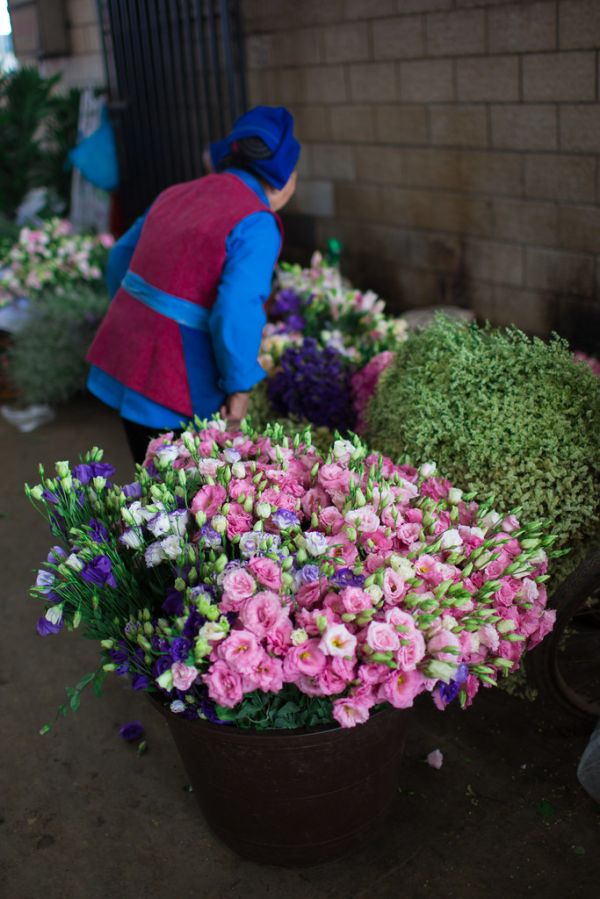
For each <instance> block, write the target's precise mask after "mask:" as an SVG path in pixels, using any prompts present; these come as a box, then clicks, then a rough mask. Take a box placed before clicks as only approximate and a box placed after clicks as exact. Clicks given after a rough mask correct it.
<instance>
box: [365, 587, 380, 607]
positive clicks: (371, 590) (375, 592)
mask: <svg viewBox="0 0 600 899" xmlns="http://www.w3.org/2000/svg"><path fill="white" fill-rule="evenodd" d="M365 593H368V594H369V596H370V597H371V599H372V600H373V602H374V603H375V605H376V604H377V603H378V602H379V600H380V599H381V597H382V596H383V590H382V589H381V587H379V586H378V585H377V584H369V586H368V587H365Z"/></svg>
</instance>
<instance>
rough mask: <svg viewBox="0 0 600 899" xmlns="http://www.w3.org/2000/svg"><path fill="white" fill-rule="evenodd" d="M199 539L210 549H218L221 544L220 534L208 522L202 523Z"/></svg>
mask: <svg viewBox="0 0 600 899" xmlns="http://www.w3.org/2000/svg"><path fill="white" fill-rule="evenodd" d="M200 540H201V541H202V542H203V543H204V544H205V545H206V546H210V548H211V549H218V548H219V547H220V546H221V544H222V540H221V535H220V534H219V533H218V532H217V531H215V529H214V528H211V526H210V525H209V524H203V525H202V527H201V528H200Z"/></svg>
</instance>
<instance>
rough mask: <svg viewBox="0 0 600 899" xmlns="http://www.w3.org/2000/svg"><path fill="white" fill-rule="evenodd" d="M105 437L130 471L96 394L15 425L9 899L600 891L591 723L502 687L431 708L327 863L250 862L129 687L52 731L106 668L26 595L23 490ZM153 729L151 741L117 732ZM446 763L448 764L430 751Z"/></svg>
mask: <svg viewBox="0 0 600 899" xmlns="http://www.w3.org/2000/svg"><path fill="white" fill-rule="evenodd" d="M93 444H99V445H101V446H103V447H105V449H106V458H107V460H110V461H112V462H113V463H114V464H116V465H117V467H118V475H119V476H121V477H123V478H126V479H128V474H129V470H130V467H131V466H130V463H129V459H128V453H127V448H126V445H125V442H124V439H123V436H122V434H121V430H120V426H119V422H118V421H117V420H116V419H115V418H114V417H113V415H112V414H111V413H110V412H109V411H107V410H104V409H103V408H102V407H101V406H100V405H99V404H96V403H94V402H92V401H91V400H90V401H87V400H86V401H83V400H82V401H80V402H78V403H76V404H73V405H71V406H70V407H68V408H66V409H64V410H63V411H62V412H61V413H60V415H59V417H58V419H57V421H56V422H54V423H53V424H51V425H48V426H45V427H43V428H41V429H40V430H39V431H35V432H34V433H32V434H28V435H25V434H19V433H17V432H16V431H15V430H13V429H12V428H10V427H9V426H8V425H6V424H5V423H4V422H3V421H2V420H0V471H1V472H2V474H1V476H0V547H1V550H2V554H1V558H2V572H1V584H2V588H1V591H0V610H1V611H0V621H1V627H2V631H1V634H2V637H1V643H0V646H1V652H0V709H1V715H0V728H1V730H0V746H1V762H0V896H2V897H6V899H38V897H39V899H41V897H44V899H100V897H102V899H106V897H111V899H113V897H114V899H125V897H128V899H164V897H170V896H176V897H178V899H188V897H189V899H242V897H243V899H264V897H273V899H280V897H285V899H334V897H335V899H380V897H381V899H387V897H389V899H391V897H403V899H421V897H435V899H484V897H485V899H500V897H505V896H507V897H517V899H518V897H529V896H531V897H544V899H552V897H557V899H558V897H561V899H562V897H567V896H568V897H569V899H587V897H593V896H598V895H600V852H599V849H600V841H599V834H600V806H597V805H595V804H594V803H593V802H592V800H591V799H590V798H589V797H588V796H587V795H586V794H585V793H584V791H583V790H582V789H581V788H580V786H579V784H578V782H577V779H576V776H575V769H576V766H577V762H578V759H579V757H580V755H581V752H582V751H583V748H584V746H585V743H586V741H587V737H588V734H589V732H590V731H591V724H587V723H585V722H584V723H583V724H581V723H580V722H578V721H577V720H571V719H570V718H568V717H567V718H565V717H564V715H563V714H562V713H558V712H556V713H554V712H553V711H552V710H548V709H544V708H543V707H542V706H541V705H540V704H539V703H534V704H530V703H527V702H524V701H521V700H518V699H514V698H512V697H510V696H508V695H506V694H503V693H501V692H499V691H491V690H486V691H484V695H481V696H480V697H478V698H477V700H476V702H475V705H474V707H473V708H472V709H471V710H469V711H468V712H466V713H461V712H460V710H456V709H451V710H449V711H447V712H444V713H440V712H438V711H436V710H435V709H434V708H433V706H432V704H431V703H430V702H429V700H427V699H424V700H423V701H422V702H420V703H419V704H418V706H417V707H416V708H415V709H414V711H413V712H412V713H411V715H412V731H411V733H410V736H409V741H408V745H407V751H406V756H405V761H404V764H403V767H402V770H401V773H400V780H399V784H400V785H399V790H398V796H397V801H396V805H395V809H394V814H393V817H392V819H391V821H390V823H389V826H388V827H387V829H386V831H385V832H384V833H383V835H382V836H381V838H380V839H379V841H378V842H376V843H375V844H374V845H372V846H368V847H366V848H365V849H364V850H363V851H362V852H360V853H358V854H355V855H354V856H352V857H350V858H348V859H345V860H342V861H339V862H335V863H332V864H329V865H324V866H320V867H315V868H308V869H303V870H300V869H298V870H284V869H278V868H275V867H260V866H258V865H254V864H252V863H249V862H245V861H242V860H241V859H239V858H237V857H236V856H235V855H233V853H232V852H230V851H229V850H228V849H227V847H225V846H223V845H222V844H221V843H220V842H219V841H218V840H217V839H216V838H215V837H213V836H212V835H211V833H210V831H209V830H208V829H207V827H206V825H205V823H204V821H203V819H202V817H201V815H200V813H199V811H198V810H197V807H196V804H195V799H194V795H193V793H190V792H189V790H188V789H187V779H186V775H185V772H184V771H183V769H182V767H181V765H180V763H179V759H178V756H177V755H176V752H175V749H174V746H173V745H172V743H171V740H170V736H169V734H168V732H167V730H166V725H165V723H164V722H163V721H162V719H161V718H160V717H159V716H158V715H157V714H156V713H155V712H154V711H153V710H152V709H151V708H149V707H148V706H147V704H146V702H145V701H144V699H143V697H141V696H140V695H139V694H136V693H134V692H133V691H131V690H129V689H128V688H127V687H126V686H125V685H123V684H122V683H121V682H120V681H118V680H117V679H116V678H115V679H113V680H112V681H107V687H106V689H105V695H104V696H103V697H102V698H100V699H97V698H95V697H94V696H93V695H90V696H87V695H85V696H84V698H83V700H82V704H81V709H80V710H79V712H78V713H77V714H76V715H73V714H70V715H69V717H68V718H66V719H62V720H61V721H60V723H59V724H58V726H57V727H56V728H55V729H54V730H53V731H52V732H51V733H50V734H48V735H46V736H45V737H41V736H39V734H38V730H39V727H40V726H41V725H42V724H44V723H45V722H46V721H48V720H49V718H51V717H52V715H53V713H54V711H55V709H56V707H57V705H58V704H59V703H60V702H62V701H63V697H64V687H65V686H67V685H73V684H75V683H76V682H77V681H78V680H79V678H80V677H81V676H82V675H83V674H86V673H87V672H88V671H91V670H93V669H94V667H95V664H96V651H95V648H94V645H93V644H91V643H87V642H86V641H85V640H82V639H81V638H80V637H78V636H77V635H73V634H61V635H60V636H59V637H54V638H53V637H48V638H46V639H44V640H42V639H40V638H39V637H38V636H37V635H36V633H35V621H36V619H37V617H38V616H39V607H37V605H36V603H35V602H34V601H33V600H31V599H28V596H27V588H28V585H29V584H30V582H31V581H32V579H33V576H34V575H33V573H32V572H33V569H34V568H35V567H36V566H37V565H38V564H39V563H40V562H41V561H42V560H43V558H44V557H45V555H46V552H47V550H48V548H49V545H50V542H49V536H48V533H47V530H46V526H45V524H44V523H43V521H42V520H41V519H40V518H38V517H37V516H36V514H35V513H34V511H33V510H32V509H31V508H30V507H29V505H28V503H27V501H26V499H25V497H24V496H23V492H22V484H23V482H24V481H25V480H30V481H31V482H35V479H36V466H37V463H38V462H40V461H42V462H44V463H45V464H46V465H47V466H48V467H50V466H51V464H52V463H53V462H54V461H55V460H57V459H67V458H70V459H71V460H75V459H76V458H77V455H78V453H79V452H80V451H83V450H84V449H87V448H88V447H90V446H91V445H93ZM132 719H138V720H140V721H141V722H142V723H143V724H144V726H145V728H146V731H147V735H148V745H149V749H148V752H147V753H146V754H145V755H142V756H138V755H137V753H136V750H135V747H132V746H130V745H127V744H125V743H124V742H123V741H122V740H121V739H120V738H119V735H118V729H119V726H120V725H121V724H123V723H124V722H126V721H130V720H132ZM433 749H440V750H441V751H442V752H443V754H444V764H443V767H442V768H441V770H439V771H438V770H435V769H433V768H431V767H429V766H428V765H427V764H426V763H425V761H424V759H425V757H426V755H427V754H428V753H429V752H430V751H431V750H433Z"/></svg>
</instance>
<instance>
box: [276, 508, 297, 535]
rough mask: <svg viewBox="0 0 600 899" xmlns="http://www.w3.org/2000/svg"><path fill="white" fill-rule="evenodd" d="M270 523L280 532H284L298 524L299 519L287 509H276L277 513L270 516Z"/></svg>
mask: <svg viewBox="0 0 600 899" xmlns="http://www.w3.org/2000/svg"><path fill="white" fill-rule="evenodd" d="M271 521H272V522H273V524H274V525H275V527H277V528H279V530H280V531H285V530H287V528H293V527H295V526H296V525H297V524H298V522H299V519H298V516H297V515H296V513H295V512H290V510H289V509H277V511H276V512H273V514H272V515H271Z"/></svg>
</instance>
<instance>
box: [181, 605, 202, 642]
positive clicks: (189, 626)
mask: <svg viewBox="0 0 600 899" xmlns="http://www.w3.org/2000/svg"><path fill="white" fill-rule="evenodd" d="M205 623H206V618H205V617H204V615H201V614H200V612H199V611H198V609H192V611H191V612H190V614H189V615H188V618H187V621H186V623H185V625H184V627H183V636H184V637H187V638H188V640H193V639H194V637H196V636H197V634H198V631H199V630H200V628H201V627H202V625H203V624H205Z"/></svg>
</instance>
